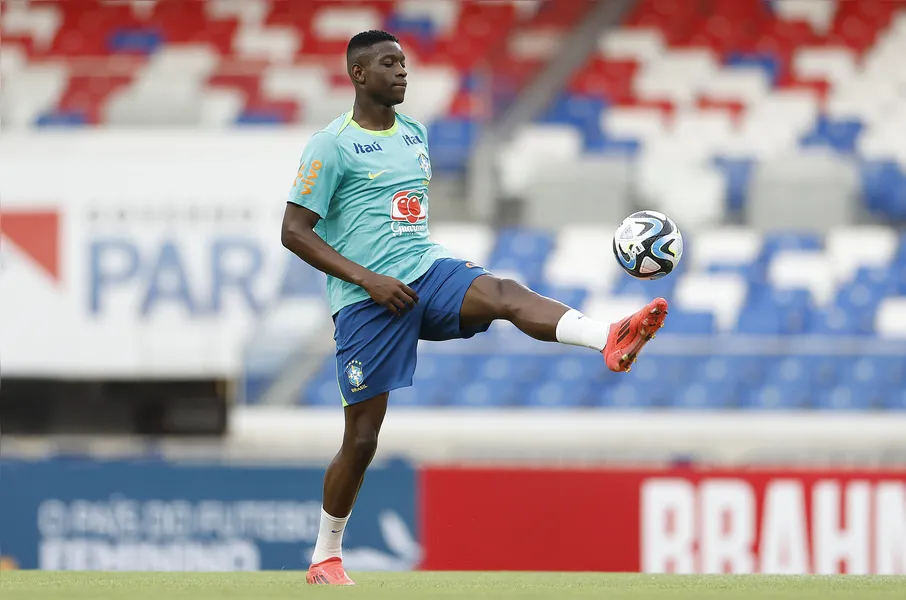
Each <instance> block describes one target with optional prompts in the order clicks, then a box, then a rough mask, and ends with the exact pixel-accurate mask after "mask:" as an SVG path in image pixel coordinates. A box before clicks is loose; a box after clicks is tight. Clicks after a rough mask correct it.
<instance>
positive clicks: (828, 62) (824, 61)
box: [793, 47, 857, 85]
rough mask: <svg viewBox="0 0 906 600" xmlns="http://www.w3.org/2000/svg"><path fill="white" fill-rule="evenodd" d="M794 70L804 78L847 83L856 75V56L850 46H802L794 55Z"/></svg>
mask: <svg viewBox="0 0 906 600" xmlns="http://www.w3.org/2000/svg"><path fill="white" fill-rule="evenodd" d="M793 70H794V71H795V73H796V75H798V76H799V77H800V78H802V79H824V80H826V81H829V82H831V83H833V84H837V85H839V84H845V83H846V82H848V81H850V80H852V79H853V78H854V77H855V75H856V70H857V65H856V57H855V56H854V55H853V53H852V51H851V50H849V49H848V48H811V47H805V48H800V49H798V50H796V52H795V54H794V55H793Z"/></svg>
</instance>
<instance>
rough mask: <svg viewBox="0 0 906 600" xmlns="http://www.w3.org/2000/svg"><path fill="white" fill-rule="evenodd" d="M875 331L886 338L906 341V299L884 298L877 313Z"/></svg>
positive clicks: (899, 297)
mask: <svg viewBox="0 0 906 600" xmlns="http://www.w3.org/2000/svg"><path fill="white" fill-rule="evenodd" d="M875 331H877V332H878V335H880V336H881V337H884V338H896V339H906V297H903V296H895V297H891V298H884V299H883V300H882V301H881V304H880V306H878V312H877V313H875Z"/></svg>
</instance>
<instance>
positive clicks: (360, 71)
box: [349, 63, 365, 85]
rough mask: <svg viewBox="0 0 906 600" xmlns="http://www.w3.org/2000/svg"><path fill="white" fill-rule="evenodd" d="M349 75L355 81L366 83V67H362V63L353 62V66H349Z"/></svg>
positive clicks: (361, 83)
mask: <svg viewBox="0 0 906 600" xmlns="http://www.w3.org/2000/svg"><path fill="white" fill-rule="evenodd" d="M349 77H350V78H351V79H352V81H353V83H358V84H360V85H365V69H364V68H362V65H360V64H359V63H352V66H351V67H350V68H349Z"/></svg>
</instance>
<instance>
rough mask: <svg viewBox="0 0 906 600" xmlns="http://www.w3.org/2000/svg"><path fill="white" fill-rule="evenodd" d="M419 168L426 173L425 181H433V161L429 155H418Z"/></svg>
mask: <svg viewBox="0 0 906 600" xmlns="http://www.w3.org/2000/svg"><path fill="white" fill-rule="evenodd" d="M418 166H420V167H421V168H422V171H423V172H424V173H425V179H428V180H430V179H431V159H429V158H428V155H427V154H424V153H422V154H419V155H418Z"/></svg>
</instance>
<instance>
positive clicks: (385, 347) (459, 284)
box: [333, 258, 491, 406]
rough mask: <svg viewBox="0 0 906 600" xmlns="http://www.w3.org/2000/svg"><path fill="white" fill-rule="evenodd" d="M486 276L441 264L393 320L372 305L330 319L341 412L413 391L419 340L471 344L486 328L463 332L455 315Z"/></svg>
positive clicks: (472, 268)
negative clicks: (479, 279) (471, 289)
mask: <svg viewBox="0 0 906 600" xmlns="http://www.w3.org/2000/svg"><path fill="white" fill-rule="evenodd" d="M487 274H488V272H487V271H486V270H485V269H484V268H482V267H479V266H477V265H474V264H472V263H470V262H466V261H463V260H457V259H453V258H442V259H439V260H437V261H435V263H434V264H433V265H431V268H430V269H428V272H427V273H425V274H424V275H422V276H421V277H419V278H418V279H416V280H415V281H413V282H412V283H411V284H409V287H411V288H412V289H413V290H415V293H416V294H418V299H419V300H418V303H417V304H416V305H415V306H414V307H413V308H411V309H409V311H408V312H406V313H404V314H402V315H400V316H396V315H394V314H393V313H391V312H390V311H389V310H387V308H385V307H384V306H381V305H380V304H378V303H376V302H375V301H374V300H372V299H370V298H369V299H368V300H362V301H361V302H356V303H355V304H350V305H349V306H346V307H343V308H341V309H340V310H339V312H337V314H336V315H335V316H334V324H335V325H336V329H335V331H334V336H333V338H334V340H335V341H336V343H337V380H338V381H339V384H340V393H341V394H342V396H343V406H348V405H350V404H356V403H358V402H362V401H363V400H367V399H369V398H373V397H374V396H377V395H378V394H382V393H384V392H389V391H390V390H394V389H396V388H401V387H407V386H410V385H412V376H413V375H414V374H415V359H416V350H417V349H418V340H420V339H422V340H434V341H443V340H452V339H458V338H470V337H472V336H473V335H475V334H476V333H482V332H484V331H487V330H488V327H490V325H491V324H490V323H487V324H484V325H480V326H478V327H473V328H469V329H463V328H462V327H461V326H460V323H459V311H460V308H462V301H463V299H464V298H465V297H466V292H467V291H468V289H469V286H471V285H472V282H473V281H475V278H477V277H479V276H481V275H487Z"/></svg>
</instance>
